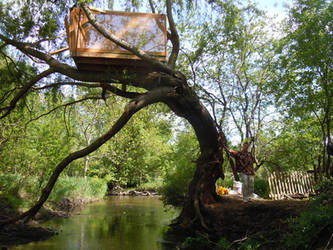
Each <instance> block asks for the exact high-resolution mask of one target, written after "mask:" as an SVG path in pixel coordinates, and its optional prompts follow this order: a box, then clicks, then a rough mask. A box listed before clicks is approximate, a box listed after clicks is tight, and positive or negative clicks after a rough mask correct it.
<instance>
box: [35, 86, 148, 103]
mask: <svg viewBox="0 0 333 250" xmlns="http://www.w3.org/2000/svg"><path fill="white" fill-rule="evenodd" d="M65 85H69V86H81V87H87V88H102V89H106V90H108V91H110V92H111V93H113V94H115V95H118V96H121V97H125V98H130V99H133V98H136V97H138V96H139V95H142V93H138V92H129V91H122V90H121V89H119V88H117V87H115V86H112V85H111V84H107V83H85V82H56V83H52V84H48V85H45V86H42V87H34V88H33V89H34V90H43V89H49V88H54V87H59V86H65Z"/></svg>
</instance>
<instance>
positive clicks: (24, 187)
mask: <svg viewBox="0 0 333 250" xmlns="http://www.w3.org/2000/svg"><path fill="white" fill-rule="evenodd" d="M0 190H1V193H0V195H1V196H4V197H7V198H8V200H9V203H10V205H11V206H12V207H13V208H15V209H18V208H26V207H30V206H31V205H32V204H33V203H34V202H35V200H36V199H38V198H39V195H40V192H39V190H40V183H39V180H38V178H36V177H22V176H20V175H1V176H0ZM106 191H107V184H106V181H105V180H104V179H100V178H96V177H93V178H89V177H88V178H87V181H85V179H84V178H76V177H60V178H59V179H58V181H57V182H56V184H55V187H54V188H53V190H52V192H51V194H50V196H49V199H48V201H47V202H51V203H55V202H58V201H60V200H61V199H62V198H63V197H67V198H81V199H92V198H98V199H99V198H102V197H103V196H104V195H105V193H106Z"/></svg>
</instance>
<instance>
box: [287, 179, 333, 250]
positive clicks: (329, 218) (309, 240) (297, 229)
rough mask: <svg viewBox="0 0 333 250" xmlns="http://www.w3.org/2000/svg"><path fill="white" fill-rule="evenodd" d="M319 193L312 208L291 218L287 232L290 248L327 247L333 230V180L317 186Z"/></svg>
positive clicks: (311, 204)
mask: <svg viewBox="0 0 333 250" xmlns="http://www.w3.org/2000/svg"><path fill="white" fill-rule="evenodd" d="M317 189H318V191H319V193H318V196H316V197H314V198H313V199H312V200H311V202H310V209H309V210H307V211H305V212H303V213H302V214H301V215H300V216H299V217H297V218H294V219H291V220H290V224H289V227H290V232H288V233H286V234H285V237H284V240H285V245H286V247H287V248H288V249H315V248H316V249H317V248H318V247H325V246H326V244H327V243H328V241H329V238H330V237H331V234H332V232H333V181H332V180H327V181H324V182H323V183H321V184H320V185H319V186H318V187H317Z"/></svg>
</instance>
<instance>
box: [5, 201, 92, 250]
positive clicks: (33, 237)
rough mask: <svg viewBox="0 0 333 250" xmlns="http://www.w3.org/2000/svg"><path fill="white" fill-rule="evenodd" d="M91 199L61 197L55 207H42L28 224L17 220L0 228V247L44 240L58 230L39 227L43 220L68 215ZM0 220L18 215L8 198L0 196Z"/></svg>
mask: <svg viewBox="0 0 333 250" xmlns="http://www.w3.org/2000/svg"><path fill="white" fill-rule="evenodd" d="M92 201H93V200H85V199H69V198H63V199H62V200H61V201H59V202H58V203H57V204H56V205H55V207H56V209H50V208H45V207H42V208H41V209H40V211H39V212H38V213H37V215H36V216H35V218H34V220H32V221H30V222H29V223H28V224H23V223H21V222H18V223H16V224H11V225H7V226H5V227H3V228H0V247H1V248H4V249H6V248H7V247H9V246H13V245H21V244H26V243H29V242H32V241H40V240H46V239H48V238H50V237H52V236H53V235H55V234H57V233H58V232H57V231H56V230H53V229H48V228H43V227H40V223H41V222H45V221H47V220H50V219H52V218H56V217H68V216H71V215H72V214H73V213H76V212H77V211H78V210H80V209H81V208H82V207H83V206H84V205H85V204H87V203H90V202H92ZM0 210H1V214H0V221H2V220H6V219H8V218H11V217H15V216H17V215H18V212H17V211H16V210H15V209H14V208H13V207H11V205H10V203H9V201H8V199H6V198H3V197H2V198H0Z"/></svg>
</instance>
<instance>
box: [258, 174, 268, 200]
mask: <svg viewBox="0 0 333 250" xmlns="http://www.w3.org/2000/svg"><path fill="white" fill-rule="evenodd" d="M254 193H255V194H257V195H259V196H260V197H262V198H268V196H269V189H268V181H267V180H265V179H262V178H259V177H255V178H254Z"/></svg>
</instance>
